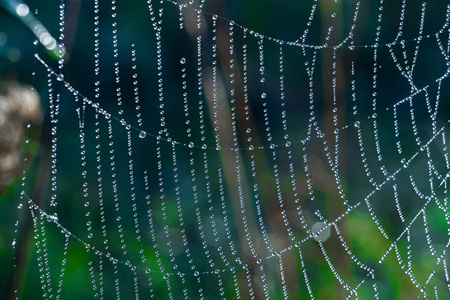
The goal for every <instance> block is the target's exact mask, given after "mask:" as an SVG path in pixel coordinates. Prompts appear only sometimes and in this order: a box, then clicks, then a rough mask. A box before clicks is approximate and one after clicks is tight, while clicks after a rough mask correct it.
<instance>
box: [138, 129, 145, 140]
mask: <svg viewBox="0 0 450 300" xmlns="http://www.w3.org/2000/svg"><path fill="white" fill-rule="evenodd" d="M146 136H147V132H145V131H143V130H142V131H141V132H139V137H140V138H141V139H143V138H145V137H146Z"/></svg>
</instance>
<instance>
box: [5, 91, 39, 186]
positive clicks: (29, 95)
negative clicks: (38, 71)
mask: <svg viewBox="0 0 450 300" xmlns="http://www.w3.org/2000/svg"><path fill="white" fill-rule="evenodd" d="M41 122H42V108H41V103H40V99H39V96H38V95H37V93H36V92H34V91H33V90H32V89H31V87H29V86H25V85H21V84H18V83H9V82H8V83H4V82H0V194H2V193H3V192H4V191H5V190H6V189H7V187H8V185H9V184H10V183H11V181H12V180H13V179H14V178H16V177H18V176H19V175H20V174H21V173H22V171H23V170H24V168H26V165H24V155H26V153H24V152H23V151H22V146H23V145H24V143H25V141H26V136H27V126H28V124H30V126H33V125H39V124H40V123H41Z"/></svg>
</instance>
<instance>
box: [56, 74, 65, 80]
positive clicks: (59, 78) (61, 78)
mask: <svg viewBox="0 0 450 300" xmlns="http://www.w3.org/2000/svg"><path fill="white" fill-rule="evenodd" d="M56 80H58V81H63V80H64V75H63V74H58V76H56Z"/></svg>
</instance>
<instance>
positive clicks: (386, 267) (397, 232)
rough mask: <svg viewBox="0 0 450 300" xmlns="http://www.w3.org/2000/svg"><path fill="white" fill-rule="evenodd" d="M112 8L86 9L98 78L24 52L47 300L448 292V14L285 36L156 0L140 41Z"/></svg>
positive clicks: (361, 12)
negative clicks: (35, 97)
mask: <svg viewBox="0 0 450 300" xmlns="http://www.w3.org/2000/svg"><path fill="white" fill-rule="evenodd" d="M122 2H123V1H116V0H112V1H111V2H108V3H103V2H101V3H100V1H98V0H95V1H94V2H93V3H91V4H90V5H91V6H92V7H90V8H88V11H89V17H90V19H89V20H90V21H89V22H90V23H89V24H84V26H85V27H86V28H84V29H85V31H84V37H83V38H84V39H86V40H88V42H89V43H91V47H90V48H89V50H88V51H86V50H84V52H85V54H80V56H82V57H83V59H85V58H86V57H87V56H89V58H88V61H87V62H85V65H83V63H81V65H83V66H82V67H84V68H86V72H90V74H89V75H86V78H92V82H88V83H86V82H83V79H82V78H73V77H72V75H71V74H75V73H71V72H70V66H71V65H70V62H67V63H66V62H65V59H64V58H63V57H61V58H60V60H59V63H58V64H55V63H54V62H53V61H51V60H50V59H48V58H47V56H45V54H44V53H40V52H39V51H40V50H39V48H36V49H37V51H36V54H35V58H36V66H35V69H36V75H35V76H36V81H39V78H38V77H39V76H40V78H42V77H45V79H46V80H47V86H48V92H47V95H46V101H48V115H49V119H50V124H51V126H49V128H45V130H48V131H49V134H50V135H51V145H50V149H49V150H48V151H50V152H51V165H50V168H51V169H50V184H49V185H50V189H49V193H48V195H47V197H45V199H43V200H42V201H40V202H38V201H35V199H33V197H32V196H31V193H30V191H29V189H30V188H29V186H31V183H30V182H32V181H33V179H32V178H30V177H32V174H30V175H27V176H25V177H24V179H23V181H22V182H23V184H22V186H23V191H22V192H21V194H20V197H19V198H20V204H19V211H24V210H26V211H27V212H28V213H29V214H31V217H32V220H33V221H32V226H33V229H32V230H33V237H34V241H35V244H34V245H33V249H34V254H33V261H32V264H33V268H36V272H35V273H34V275H36V278H34V279H33V280H35V281H37V282H38V284H39V285H40V287H41V290H42V295H43V298H45V299H50V298H57V299H59V298H62V299H65V298H67V297H69V296H68V294H69V293H72V294H73V293H74V290H76V292H75V293H79V294H80V295H81V294H82V295H86V296H87V297H89V298H99V299H119V298H125V299H131V298H136V299H138V298H150V297H154V298H157V299H221V298H224V299H268V298H272V299H288V298H291V299H299V298H301V299H303V298H311V299H331V298H336V299H385V298H391V299H393V298H401V297H405V299H410V298H411V297H422V298H433V299H434V298H441V299H445V298H446V297H448V294H449V284H450V278H449V274H448V267H447V250H448V247H449V245H450V238H449V224H450V223H449V222H450V219H449V218H450V216H449V212H448V203H447V201H448V200H447V178H448V177H450V175H449V174H450V173H449V170H450V165H449V160H448V149H447V140H446V137H447V130H448V115H447V114H448V113H446V109H447V110H448V107H447V104H446V102H447V101H446V99H447V97H448V96H449V95H450V94H449V91H448V87H447V86H448V84H447V83H446V81H447V77H448V74H449V72H450V69H449V65H450V38H449V36H450V27H449V20H450V6H449V5H443V4H435V6H433V4H432V3H431V2H430V3H425V2H423V3H422V2H420V3H419V2H417V1H412V0H409V1H406V0H404V1H397V2H396V3H384V1H383V0H380V1H379V2H378V3H377V4H376V5H374V4H373V3H372V4H370V3H369V4H365V3H362V2H352V1H350V2H348V3H350V4H348V3H347V4H346V5H340V4H339V1H336V2H333V3H332V2H331V1H328V2H330V3H329V7H328V8H327V9H326V8H325V4H323V3H321V2H319V1H310V2H308V1H307V2H308V4H309V5H310V6H309V15H308V17H307V18H306V19H305V20H302V23H301V27H299V28H303V29H302V32H301V34H299V35H298V36H299V37H298V38H297V37H295V38H293V39H292V40H286V39H281V38H280V39H278V38H276V37H273V36H267V35H264V34H263V33H261V32H259V31H256V30H254V29H252V28H247V27H245V26H244V25H241V24H240V23H238V22H237V21H233V20H231V19H227V18H225V17H224V16H222V15H216V14H214V13H211V11H213V10H212V9H209V6H208V3H206V1H205V0H201V1H196V2H193V1H191V2H183V3H181V2H175V1H170V0H167V1H164V0H161V1H156V2H154V1H151V0H149V1H147V2H145V1H142V3H141V4H140V6H139V7H140V8H141V9H142V11H145V14H143V16H145V19H144V20H139V22H137V23H138V25H139V26H147V27H148V31H147V35H146V39H145V40H143V39H142V38H140V37H139V36H130V32H131V31H130V30H129V29H127V28H128V27H127V26H132V25H129V24H128V23H127V21H128V22H131V23H132V21H130V20H127V19H126V18H121V14H122V11H125V10H126V5H125V4H124V3H122ZM244 2H245V1H244ZM328 2H326V3H328ZM280 3H281V2H280ZM57 5H58V6H59V14H58V16H57V18H58V20H59V22H60V32H61V35H60V36H59V40H58V42H59V43H60V44H61V45H63V44H64V43H65V37H64V30H65V21H66V20H65V14H66V6H65V5H64V3H62V4H61V3H59V4H57ZM280 6H281V4H280ZM102 10H105V11H108V12H109V13H108V14H104V13H103V11H102ZM40 14H42V11H40ZM393 15H395V16H396V19H395V18H394V17H393ZM393 19H395V20H396V22H395V23H394V24H392V22H391V21H392V20H393ZM104 23H107V24H108V26H104V25H103V24H104ZM339 24H341V25H339ZM342 24H344V25H342ZM368 24H369V25H368ZM134 25H136V24H134ZM320 26H322V27H320ZM362 27H364V28H363V29H362ZM105 28H107V30H108V31H109V32H106V29H105ZM127 30H128V31H127ZM122 31H123V32H126V34H125V33H124V34H122ZM317 34H318V35H319V36H316V35H317ZM149 40H150V41H149ZM75 43H76V41H75ZM106 43H109V45H108V47H106V46H104V44H106ZM110 45H112V47H111V46H110ZM181 45H182V46H181ZM105 49H108V51H109V52H108V53H107V52H106V50H105ZM143 49H146V50H145V51H144V50H143ZM63 50H64V49H63ZM104 50H105V51H104ZM78 51H79V50H78ZM60 52H61V54H62V55H64V54H65V53H64V52H65V51H60ZM77 54H79V53H78V52H76V50H74V51H73V53H71V60H72V61H76V59H77ZM79 62H83V60H80V61H79ZM79 64H80V63H79ZM22 223H23V222H21V221H18V222H17V223H16V224H15V227H16V232H18V233H17V236H18V235H19V233H20V231H21V226H22ZM16 238H18V237H16ZM12 246H13V249H14V250H15V249H16V239H15V240H14V241H13V244H12ZM16 253H17V252H16ZM74 270H75V271H74ZM72 273H76V275H73V274H72ZM75 278H76V279H75ZM80 278H82V279H80ZM75 282H77V283H76V285H77V286H76V287H73V285H74V284H75ZM78 282H79V283H78ZM18 288H19V287H18ZM25 288H26V287H25ZM396 291H397V292H396ZM398 291H400V292H398ZM396 293H399V294H396ZM20 295H21V294H20V291H18V292H17V293H16V296H17V297H18V298H20ZM399 295H401V296H399Z"/></svg>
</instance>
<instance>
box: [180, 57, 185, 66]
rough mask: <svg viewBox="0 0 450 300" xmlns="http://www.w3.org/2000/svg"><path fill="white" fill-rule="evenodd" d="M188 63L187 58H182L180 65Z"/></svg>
mask: <svg viewBox="0 0 450 300" xmlns="http://www.w3.org/2000/svg"><path fill="white" fill-rule="evenodd" d="M185 63H186V58H184V57H182V58H181V59H180V64H182V65H184V64H185Z"/></svg>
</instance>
